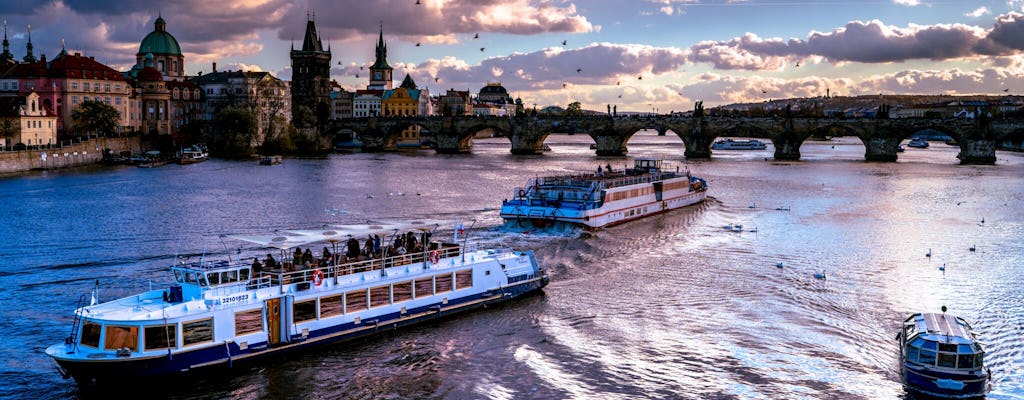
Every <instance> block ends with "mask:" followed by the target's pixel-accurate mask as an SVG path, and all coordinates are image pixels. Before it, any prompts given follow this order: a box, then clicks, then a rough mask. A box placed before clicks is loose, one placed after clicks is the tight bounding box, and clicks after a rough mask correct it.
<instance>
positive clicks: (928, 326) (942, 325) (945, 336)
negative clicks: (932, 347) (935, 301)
mask: <svg viewBox="0 0 1024 400" xmlns="http://www.w3.org/2000/svg"><path fill="white" fill-rule="evenodd" d="M904 325H905V326H907V327H908V332H907V338H911V339H912V338H913V337H914V336H915V335H917V334H920V335H922V336H924V338H925V339H927V340H933V341H941V342H946V343H958V344H971V343H974V340H975V339H974V334H973V333H972V332H971V326H970V325H968V324H967V322H966V321H964V320H963V319H962V318H959V317H955V316H952V315H947V314H943V313H920V314H914V315H912V316H910V317H909V318H907V320H906V321H905V322H904Z"/></svg>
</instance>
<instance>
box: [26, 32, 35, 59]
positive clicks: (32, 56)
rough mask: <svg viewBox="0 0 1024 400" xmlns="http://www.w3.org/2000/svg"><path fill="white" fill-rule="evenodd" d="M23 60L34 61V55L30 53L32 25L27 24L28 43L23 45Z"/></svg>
mask: <svg viewBox="0 0 1024 400" xmlns="http://www.w3.org/2000/svg"><path fill="white" fill-rule="evenodd" d="M25 51H26V53H25V58H23V60H25V62H36V56H34V55H32V25H29V26H28V44H26V45H25Z"/></svg>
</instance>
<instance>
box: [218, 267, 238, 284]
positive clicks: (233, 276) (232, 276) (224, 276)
mask: <svg viewBox="0 0 1024 400" xmlns="http://www.w3.org/2000/svg"><path fill="white" fill-rule="evenodd" d="M220 274H221V276H220V281H221V282H224V283H231V282H236V281H238V272H236V271H234V270H232V271H224V272H221V273H220Z"/></svg>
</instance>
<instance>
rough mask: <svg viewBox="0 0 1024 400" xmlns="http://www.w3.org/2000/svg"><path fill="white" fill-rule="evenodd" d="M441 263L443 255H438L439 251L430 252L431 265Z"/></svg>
mask: <svg viewBox="0 0 1024 400" xmlns="http://www.w3.org/2000/svg"><path fill="white" fill-rule="evenodd" d="M439 262H441V253H438V252H437V250H431V251H430V263H431V264H437V263H439Z"/></svg>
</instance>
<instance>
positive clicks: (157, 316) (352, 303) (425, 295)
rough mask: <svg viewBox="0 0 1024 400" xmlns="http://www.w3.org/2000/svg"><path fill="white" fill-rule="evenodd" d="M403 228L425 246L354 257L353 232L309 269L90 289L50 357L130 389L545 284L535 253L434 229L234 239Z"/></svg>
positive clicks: (84, 377) (231, 267)
mask: <svg viewBox="0 0 1024 400" xmlns="http://www.w3.org/2000/svg"><path fill="white" fill-rule="evenodd" d="M402 229H405V230H407V231H408V233H406V234H404V235H401V236H403V237H406V238H408V237H416V238H417V240H418V243H421V244H422V243H428V245H426V246H423V245H420V246H412V245H409V246H410V250H409V251H408V252H404V254H397V253H403V251H404V250H405V249H404V247H402V248H397V247H396V248H394V249H397V252H396V251H393V250H389V249H390V248H392V246H386V245H385V246H380V245H379V242H380V240H377V241H372V240H371V241H369V242H370V244H369V245H368V246H366V247H365V249H367V250H368V251H367V252H366V253H362V255H360V247H361V246H360V244H359V242H358V241H356V244H355V252H354V253H353V252H352V250H353V246H352V243H351V241H352V240H354V239H348V241H349V243H348V246H347V247H348V251H347V252H344V254H339V253H338V251H335V252H334V253H333V254H331V255H326V253H325V257H324V258H322V259H320V260H316V259H314V260H313V261H312V264H313V265H314V266H313V267H306V268H301V267H300V268H296V267H295V266H294V264H293V263H289V262H282V263H280V264H278V265H279V267H278V268H261V266H258V265H253V264H251V260H252V258H249V259H248V260H250V262H245V260H244V259H243V260H237V259H228V260H221V261H205V260H204V261H200V262H181V263H176V264H175V265H174V266H173V267H171V269H170V270H171V272H172V275H173V278H174V281H173V283H172V284H171V285H170V286H168V287H165V288H162V289H157V290H150V291H147V292H143V293H140V294H137V295H134V296H129V297H125V298H120V299H116V300H112V301H108V302H104V303H97V302H95V293H94V296H93V302H91V303H90V302H89V301H88V300H87V299H88V296H84V295H83V296H82V298H81V300H80V304H79V306H78V308H77V309H76V310H75V312H74V321H73V323H72V325H71V333H70V336H69V337H68V338H67V339H66V340H65V341H64V342H63V343H59V344H55V345H52V346H50V347H49V348H47V349H46V354H47V355H49V356H50V357H52V358H53V359H54V360H55V361H56V362H57V364H58V365H59V369H60V370H61V372H62V373H63V374H64V376H65V377H73V378H74V379H75V380H76V381H78V382H79V383H80V384H92V383H100V384H113V385H118V384H126V383H130V382H136V380H140V379H141V380H144V379H145V378H154V377H163V376H168V375H178V374H182V373H186V372H193V371H199V370H208V369H224V368H232V367H235V366H238V365H240V364H241V363H245V362H249V361H254V360H258V359H261V358H264V357H265V356H268V355H271V354H276V353H282V352H286V351H289V350H296V349H300V348H304V347H308V346H312V345H317V344H323V343H329V342H337V341H343V340H349V339H353V338H357V337H362V336H368V335H373V334H376V333H379V332H382V331H386V330H390V329H394V328H398V327H401V326H405V325H409V324H413V323H417V322H421V321H425V320H430V319H434V318H438V317H443V316H447V315H451V314H454V313H458V312H462V311H467V310H471V309H475V308H478V307H483V306H486V305H488V304H493V303H498V302H503V301H507V300H510V299H513V298H516V297H520V296H522V295H524V294H527V293H530V292H533V291H537V290H539V289H541V288H543V287H544V286H545V285H546V284H547V283H548V277H547V275H546V272H545V270H544V268H543V267H542V266H541V265H540V264H539V263H538V262H537V259H536V258H535V257H534V255H533V253H532V252H530V251H526V252H520V251H513V250H511V249H487V250H481V249H467V248H466V241H465V240H464V239H463V241H462V243H461V244H459V243H458V242H459V240H458V233H456V239H455V240H453V242H452V243H446V242H435V241H430V238H429V234H430V233H431V230H430V229H427V228H424V227H423V226H422V225H418V226H417V225H416V224H403V225H378V226H339V227H337V229H335V230H332V231H326V232H321V231H289V234H287V235H280V234H278V235H267V236H231V237H233V238H236V239H240V240H244V241H248V242H252V243H258V244H260V245H261V246H269V247H276V248H279V249H282V250H281V251H282V253H283V252H284V251H285V250H287V249H290V248H294V247H298V246H303V245H307V244H309V243H314V242H321V241H325V242H329V243H332V244H336V243H338V242H345V240H346V239H345V238H346V237H348V238H354V237H368V235H370V234H372V233H380V232H391V231H394V232H398V231H399V230H402ZM460 230H461V229H460ZM460 230H456V232H459V231H460ZM413 232H415V233H413ZM385 236H386V235H385ZM394 237H395V238H397V237H398V235H397V234H396V235H395V236H394ZM415 242H416V240H412V239H409V240H408V241H406V242H405V243H415ZM385 243H387V242H385ZM396 243H397V242H396ZM403 246H404V245H403ZM380 247H383V248H380ZM264 248H265V247H264ZM413 248H415V249H417V250H415V251H413V250H412V249H413ZM343 250H344V249H343ZM272 266H273V265H272Z"/></svg>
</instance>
